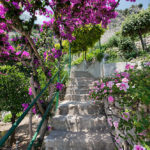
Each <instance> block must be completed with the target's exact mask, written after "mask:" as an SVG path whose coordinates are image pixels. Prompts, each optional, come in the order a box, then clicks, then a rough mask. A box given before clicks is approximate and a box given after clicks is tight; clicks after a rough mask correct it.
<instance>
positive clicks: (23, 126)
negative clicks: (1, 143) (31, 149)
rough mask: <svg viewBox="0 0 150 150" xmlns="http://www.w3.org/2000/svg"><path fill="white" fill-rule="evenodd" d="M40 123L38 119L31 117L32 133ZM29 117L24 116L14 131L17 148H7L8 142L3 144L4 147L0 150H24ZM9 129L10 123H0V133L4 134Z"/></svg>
mask: <svg viewBox="0 0 150 150" xmlns="http://www.w3.org/2000/svg"><path fill="white" fill-rule="evenodd" d="M39 121H40V118H38V117H37V116H33V132H35V130H36V127H37V125H38V123H39ZM28 122H29V116H26V117H25V118H24V119H23V120H22V122H21V123H20V125H19V126H18V128H17V129H16V136H15V138H16V141H17V142H18V148H17V147H16V144H13V146H12V148H10V147H9V144H8V141H7V142H6V144H5V147H4V148H2V149H0V150H26V149H27V146H28V143H29V130H28V126H29V125H28ZM10 127H11V123H3V122H0V132H1V133H3V134H5V133H6V132H7V130H9V128H10ZM0 138H1V137H0Z"/></svg>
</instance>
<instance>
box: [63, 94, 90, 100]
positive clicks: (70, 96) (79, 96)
mask: <svg viewBox="0 0 150 150" xmlns="http://www.w3.org/2000/svg"><path fill="white" fill-rule="evenodd" d="M64 99H65V100H68V101H88V100H90V98H89V94H66V95H65V98H64Z"/></svg>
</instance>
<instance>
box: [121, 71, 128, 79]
mask: <svg viewBox="0 0 150 150" xmlns="http://www.w3.org/2000/svg"><path fill="white" fill-rule="evenodd" d="M121 75H122V76H123V77H125V78H129V76H130V74H129V73H128V72H122V73H121Z"/></svg>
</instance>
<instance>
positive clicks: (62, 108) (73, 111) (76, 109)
mask: <svg viewBox="0 0 150 150" xmlns="http://www.w3.org/2000/svg"><path fill="white" fill-rule="evenodd" d="M103 113H104V107H103V103H102V102H101V101H95V102H94V101H86V102H84V101H83V102H78V101H64V102H62V103H61V104H60V105H59V107H58V111H57V114H59V115H67V114H70V115H88V114H89V115H98V114H103Z"/></svg>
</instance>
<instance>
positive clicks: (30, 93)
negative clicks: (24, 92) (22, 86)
mask: <svg viewBox="0 0 150 150" xmlns="http://www.w3.org/2000/svg"><path fill="white" fill-rule="evenodd" d="M28 94H29V95H30V96H31V95H32V88H31V87H30V88H29V93H28Z"/></svg>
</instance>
